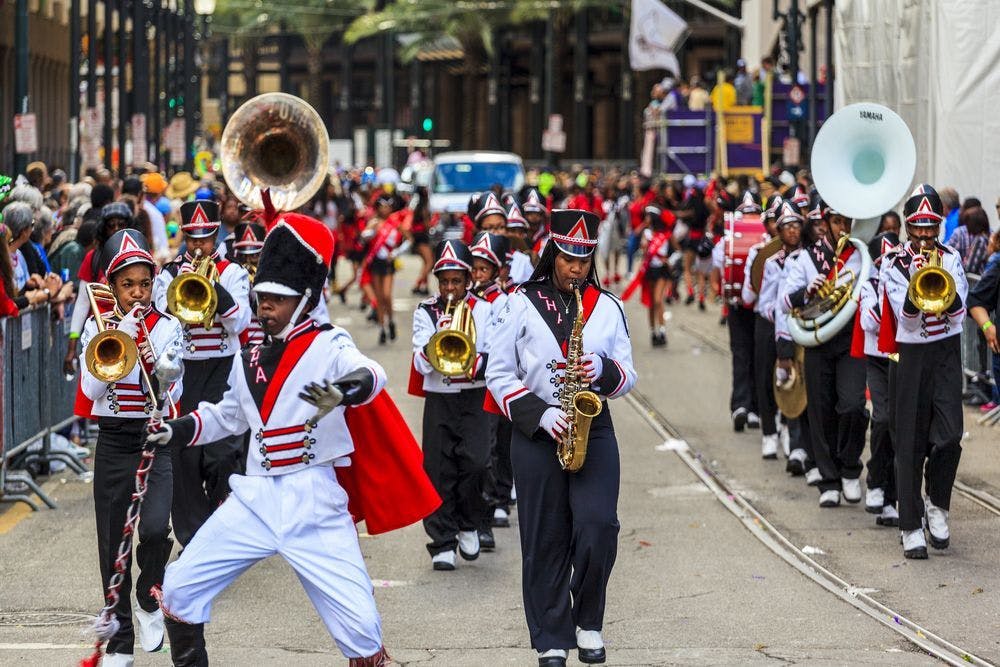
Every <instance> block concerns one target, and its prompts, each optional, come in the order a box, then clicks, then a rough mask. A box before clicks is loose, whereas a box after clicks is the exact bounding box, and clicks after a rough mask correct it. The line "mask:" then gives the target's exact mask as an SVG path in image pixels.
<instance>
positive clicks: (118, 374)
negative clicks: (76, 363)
mask: <svg viewBox="0 0 1000 667" xmlns="http://www.w3.org/2000/svg"><path fill="white" fill-rule="evenodd" d="M87 297H88V298H89V299H90V309H91V311H92V312H93V313H94V320H95V321H96V322H97V335H96V336H94V338H93V340H91V341H90V343H89V344H88V345H87V349H86V350H85V352H84V359H85V361H86V364H87V370H88V371H90V373H91V375H93V376H94V377H96V378H97V379H98V380H101V381H102V382H118V381H119V380H121V379H122V378H123V377H125V376H127V375H128V374H129V373H131V372H132V369H133V368H135V364H136V362H137V361H138V360H139V348H138V346H137V345H136V344H135V341H134V340H132V338H131V337H130V336H129V335H128V334H126V333H124V332H122V331H118V330H117V329H108V327H107V325H105V323H104V318H103V317H101V309H100V308H99V307H98V305H97V302H98V301H99V300H100V301H104V302H106V303H113V304H114V313H115V315H116V316H117V317H119V318H121V317H123V316H124V313H122V312H121V307H120V306H119V304H118V300H117V299H116V298H115V295H114V293H113V292H112V291H111V288H110V287H108V286H107V285H102V284H100V283H90V284H89V285H87ZM143 370H145V369H143Z"/></svg>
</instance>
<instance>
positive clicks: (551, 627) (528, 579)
mask: <svg viewBox="0 0 1000 667" xmlns="http://www.w3.org/2000/svg"><path fill="white" fill-rule="evenodd" d="M510 456H511V461H512V462H513V464H514V481H515V483H516V484H517V516H518V527H519V528H520V535H521V586H522V594H523V596H524V614H525V617H526V618H527V622H528V632H529V633H530V634H531V646H532V647H533V648H534V649H535V650H537V651H547V650H550V649H570V648H573V647H575V646H576V626H579V627H581V628H582V629H584V630H601V628H602V626H603V624H604V606H605V601H606V598H607V586H608V579H609V578H610V577H611V569H612V568H613V567H614V564H615V557H616V555H617V553H618V530H619V524H618V484H619V477H620V464H619V460H618V441H617V440H616V439H615V431H614V427H613V425H612V423H611V415H610V414H609V413H608V408H607V405H606V404H605V407H604V410H602V411H601V414H600V415H599V416H598V417H597V418H596V419H595V420H594V421H593V423H592V425H591V429H590V442H589V444H588V445H587V459H586V461H585V462H584V464H583V467H582V468H581V469H580V470H579V471H578V472H575V473H572V472H566V471H564V470H563V469H562V468H561V467H560V466H559V461H558V459H556V444H555V441H554V440H552V439H551V438H550V437H549V436H548V435H547V434H545V433H544V432H543V431H541V430H539V431H536V433H535V435H534V437H532V438H528V437H527V436H525V435H524V433H522V432H521V431H520V430H518V429H516V428H515V429H514V431H513V435H512V437H511V446H510Z"/></svg>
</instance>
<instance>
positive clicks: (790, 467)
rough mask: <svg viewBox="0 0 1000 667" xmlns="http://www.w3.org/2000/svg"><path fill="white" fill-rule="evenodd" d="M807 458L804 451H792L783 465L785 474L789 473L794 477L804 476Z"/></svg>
mask: <svg viewBox="0 0 1000 667" xmlns="http://www.w3.org/2000/svg"><path fill="white" fill-rule="evenodd" d="M807 458H808V455H807V454H806V450H804V449H793V450H792V452H791V454H789V455H788V461H787V462H786V463H785V472H789V473H791V474H792V475H794V476H796V477H798V476H800V475H804V474H806V459H807Z"/></svg>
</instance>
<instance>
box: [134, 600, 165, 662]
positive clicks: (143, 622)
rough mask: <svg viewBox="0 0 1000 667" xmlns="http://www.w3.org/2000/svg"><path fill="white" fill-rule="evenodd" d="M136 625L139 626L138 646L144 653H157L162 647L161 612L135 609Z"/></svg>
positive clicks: (158, 610)
mask: <svg viewBox="0 0 1000 667" xmlns="http://www.w3.org/2000/svg"><path fill="white" fill-rule="evenodd" d="M135 620H136V625H138V626H139V645H140V646H141V647H142V650H143V651H145V652H146V653H153V652H154V651H159V650H160V649H161V648H162V647H163V611H162V610H160V609H157V610H156V611H143V610H142V608H141V607H139V606H136V608H135Z"/></svg>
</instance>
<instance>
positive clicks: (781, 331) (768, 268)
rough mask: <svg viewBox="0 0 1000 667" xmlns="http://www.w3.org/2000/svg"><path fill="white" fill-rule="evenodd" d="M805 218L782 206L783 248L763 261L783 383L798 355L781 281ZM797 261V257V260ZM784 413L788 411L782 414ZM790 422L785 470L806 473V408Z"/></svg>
mask: <svg viewBox="0 0 1000 667" xmlns="http://www.w3.org/2000/svg"><path fill="white" fill-rule="evenodd" d="M803 222H805V221H804V220H803V218H802V215H801V214H800V213H799V212H798V210H797V209H796V208H795V207H794V206H791V205H790V204H787V203H786V204H785V205H783V206H782V207H781V213H780V214H779V215H778V219H777V231H778V237H779V238H780V239H781V249H780V250H778V252H776V253H774V254H773V255H771V256H770V257H768V258H767V261H766V262H765V263H764V277H763V279H762V280H761V288H760V297H759V298H758V301H759V303H760V304H761V312H762V313H763V315H764V317H765V318H766V319H767V320H768V321H769V322H771V324H772V326H774V336H775V340H774V355H775V359H776V362H777V366H776V367H775V371H774V373H775V381H776V382H778V383H781V384H784V383H786V382H789V381H790V380H791V376H790V373H791V369H792V364H793V360H794V357H795V345H794V344H793V343H792V341H791V339H790V337H789V336H788V329H787V321H788V314H787V312H785V311H784V310H783V309H782V308H781V307H780V295H781V293H782V285H783V284H784V283H785V281H786V279H787V276H788V270H789V262H790V261H792V260H791V258H792V257H793V256H795V257H797V255H795V253H796V252H797V251H798V250H799V248H800V247H801V246H802V224H803ZM796 261H797V260H796ZM783 416H785V415H783ZM785 417H786V418H787V420H788V423H787V425H786V426H785V429H784V431H783V433H787V438H784V442H783V443H782V445H783V446H784V448H785V456H786V457H787V458H788V462H787V463H786V465H785V470H786V471H787V472H790V473H792V475H795V476H798V475H804V474H805V473H806V470H807V469H808V468H809V467H810V465H811V464H810V462H811V461H812V442H811V440H810V439H811V437H812V436H811V435H810V431H809V416H808V413H807V412H803V413H802V414H801V415H800V416H798V417H794V418H792V417H787V416H785Z"/></svg>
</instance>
